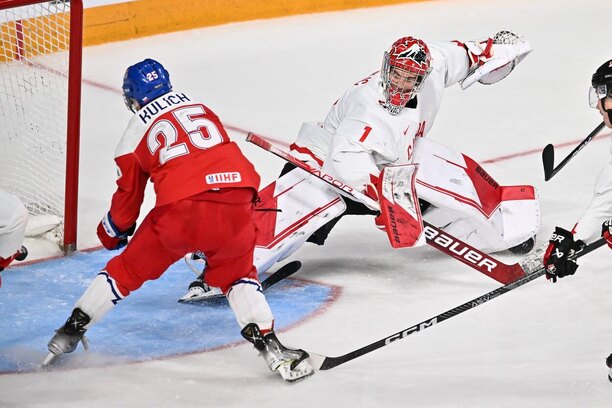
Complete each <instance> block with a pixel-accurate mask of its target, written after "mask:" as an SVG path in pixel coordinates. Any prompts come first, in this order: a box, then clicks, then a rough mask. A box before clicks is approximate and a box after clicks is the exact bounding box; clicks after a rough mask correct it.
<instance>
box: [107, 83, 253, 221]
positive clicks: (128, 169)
mask: <svg viewBox="0 0 612 408" xmlns="http://www.w3.org/2000/svg"><path fill="white" fill-rule="evenodd" d="M115 162H116V163H117V167H118V179H117V191H116V192H115V193H114V195H113V199H112V203H111V209H110V212H111V215H112V217H113V221H114V222H115V225H117V228H119V229H120V230H124V229H127V228H129V227H130V226H131V225H132V224H133V223H134V222H136V219H137V218H138V214H139V212H140V206H141V204H142V201H143V198H144V191H145V187H146V183H147V180H149V178H150V179H151V181H152V182H153V186H154V189H155V193H156V203H155V206H156V207H160V206H163V205H167V204H170V203H174V202H176V201H179V200H182V199H184V198H187V197H190V196H193V195H196V194H198V193H201V192H204V191H207V190H218V189H222V188H252V189H254V191H255V192H256V191H257V190H258V188H259V181H260V179H259V174H257V172H256V171H255V168H254V167H253V165H252V164H251V162H249V161H248V160H247V159H246V157H244V155H243V154H242V152H241V151H240V149H239V148H238V145H236V143H234V142H231V141H230V140H229V137H228V135H227V132H226V131H225V129H224V128H223V125H222V124H221V122H220V121H219V118H218V117H217V115H215V114H214V113H213V112H212V111H211V110H210V109H208V108H207V107H206V106H205V105H204V104H202V103H201V102H199V101H196V100H194V99H192V98H191V97H189V96H187V95H185V94H184V93H179V92H170V93H167V94H165V95H163V96H161V97H159V98H157V99H156V100H154V101H152V102H150V103H149V104H147V105H146V106H145V107H143V108H142V109H141V110H139V111H138V112H136V113H135V114H134V116H133V117H132V119H131V120H130V122H129V123H128V126H127V129H126V130H125V132H124V134H123V137H122V139H121V141H120V142H119V145H118V146H117V149H116V151H115Z"/></svg>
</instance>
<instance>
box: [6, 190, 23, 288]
mask: <svg viewBox="0 0 612 408" xmlns="http://www.w3.org/2000/svg"><path fill="white" fill-rule="evenodd" d="M27 221H28V211H27V210H26V208H25V207H24V206H23V203H22V202H21V200H20V199H19V197H17V196H16V195H14V194H11V193H9V192H7V191H4V190H1V189H0V272H2V271H3V270H4V269H5V268H6V267H8V266H9V265H10V264H11V262H13V261H14V260H18V261H23V260H24V259H25V258H26V256H27V255H28V250H27V249H26V248H25V247H24V246H23V245H22V243H23V238H24V234H25V230H26V224H27ZM0 286H2V276H1V275H0Z"/></svg>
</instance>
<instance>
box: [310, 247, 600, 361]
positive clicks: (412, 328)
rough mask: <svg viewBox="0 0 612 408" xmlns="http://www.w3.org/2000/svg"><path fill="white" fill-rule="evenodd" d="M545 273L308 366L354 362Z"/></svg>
mask: <svg viewBox="0 0 612 408" xmlns="http://www.w3.org/2000/svg"><path fill="white" fill-rule="evenodd" d="M604 243H605V240H604V239H603V238H602V239H599V240H597V241H595V242H594V243H592V244H590V245H588V246H586V247H584V248H583V249H582V250H580V251H576V252H573V253H571V254H570V255H569V258H570V259H576V258H578V257H581V256H583V255H586V254H588V253H589V252H591V251H593V250H595V249H597V248H599V247H601V246H602V245H604ZM545 273H546V270H545V269H544V267H541V268H540V269H538V270H536V271H535V272H533V273H531V274H529V275H527V276H524V277H522V278H520V279H518V280H516V281H515V282H512V283H509V284H507V285H504V286H501V287H499V288H497V289H495V290H492V291H491V292H488V293H485V294H484V295H481V296H478V297H477V298H475V299H472V300H470V301H469V302H465V303H463V304H461V305H459V306H457V307H454V308H452V309H450V310H447V311H446V312H444V313H440V314H439V315H436V316H434V317H432V318H430V319H427V320H424V321H422V322H421V323H418V324H415V325H414V326H410V327H408V328H406V329H404V330H402V331H399V332H397V333H394V334H392V335H390V336H387V337H385V338H383V339H380V340H378V341H375V342H374V343H370V344H368V345H367V346H364V347H361V348H360V349H357V350H354V351H351V352H349V353H346V354H344V355H341V356H338V357H327V356H324V355H321V354H316V353H311V352H308V354H309V355H310V364H311V365H312V367H313V368H314V369H316V370H329V369H330V368H334V367H336V366H339V365H340V364H344V363H346V362H348V361H351V360H354V359H356V358H357V357H361V356H363V355H364V354H367V353H370V352H372V351H374V350H377V349H379V348H381V347H384V346H388V345H389V344H391V343H393V342H395V341H397V340H401V339H404V338H406V337H408V336H410V335H411V334H414V333H418V332H420V331H423V330H425V329H427V328H429V327H431V326H434V325H436V324H438V323H440V322H443V321H444V320H447V319H450V318H451V317H454V316H457V315H459V314H461V313H463V312H465V311H467V310H470V309H473V308H475V307H476V306H480V305H482V304H483V303H486V302H488V301H489V300H492V299H495V298H496V297H498V296H501V295H503V294H504V293H508V292H510V291H511V290H514V289H516V288H518V287H519V286H522V285H524V284H526V283H529V282H531V281H532V280H534V279H536V278H538V277H540V276H542V275H544V274H545Z"/></svg>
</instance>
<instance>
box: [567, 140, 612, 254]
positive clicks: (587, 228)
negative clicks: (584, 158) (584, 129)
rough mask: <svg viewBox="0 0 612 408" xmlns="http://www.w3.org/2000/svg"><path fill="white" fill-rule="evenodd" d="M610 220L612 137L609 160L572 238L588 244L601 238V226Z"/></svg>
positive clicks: (598, 178) (611, 203)
mask: <svg viewBox="0 0 612 408" xmlns="http://www.w3.org/2000/svg"><path fill="white" fill-rule="evenodd" d="M609 218H612V135H610V160H609V161H608V163H607V164H606V166H605V167H604V168H603V169H602V171H601V173H599V176H598V177H597V181H596V182H595V188H594V193H593V198H592V199H591V202H590V203H589V206H588V207H587V209H586V210H585V212H584V214H583V215H582V217H581V218H580V220H579V221H578V223H577V224H576V226H575V227H574V238H575V239H580V240H582V241H583V242H585V243H587V244H590V243H591V242H593V241H595V240H597V239H598V238H599V237H600V236H601V224H603V222H604V221H606V220H607V219H609Z"/></svg>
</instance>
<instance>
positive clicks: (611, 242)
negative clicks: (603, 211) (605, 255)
mask: <svg viewBox="0 0 612 408" xmlns="http://www.w3.org/2000/svg"><path fill="white" fill-rule="evenodd" d="M601 236H602V237H604V239H605V240H606V242H607V243H608V246H609V247H610V248H612V218H610V219H609V220H607V221H605V222H604V223H603V224H602V225H601Z"/></svg>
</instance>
